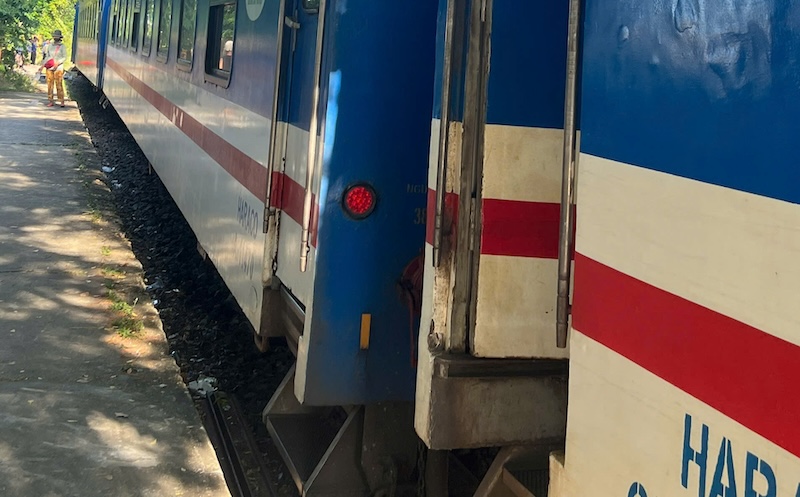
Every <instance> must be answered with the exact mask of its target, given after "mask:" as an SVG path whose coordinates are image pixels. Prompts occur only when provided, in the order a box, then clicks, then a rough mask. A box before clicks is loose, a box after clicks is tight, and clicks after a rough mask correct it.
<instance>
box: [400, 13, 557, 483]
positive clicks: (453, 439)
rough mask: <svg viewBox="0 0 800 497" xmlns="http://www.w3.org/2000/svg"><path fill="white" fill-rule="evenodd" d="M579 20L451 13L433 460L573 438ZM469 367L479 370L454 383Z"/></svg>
mask: <svg viewBox="0 0 800 497" xmlns="http://www.w3.org/2000/svg"><path fill="white" fill-rule="evenodd" d="M567 21H568V2H567V0H557V1H555V0H554V1H547V2H517V3H513V5H512V2H501V1H492V0H486V1H482V0H440V22H439V47H440V48H439V50H441V52H440V53H439V54H438V55H437V57H438V60H437V65H438V67H437V70H438V72H439V74H440V75H441V82H440V83H439V84H440V85H441V86H440V87H439V88H441V90H439V91H440V97H439V105H435V106H434V120H433V124H432V138H433V139H432V142H431V158H430V168H429V171H430V172H429V188H430V191H429V203H428V206H429V207H428V208H429V210H431V211H432V213H431V215H430V216H429V218H428V227H429V229H428V237H427V238H428V244H427V246H426V269H425V278H424V290H423V308H422V320H421V321H422V325H421V326H422V327H421V330H420V335H421V336H422V335H423V334H425V335H427V336H423V338H422V339H421V340H420V354H419V368H418V373H417V404H416V419H415V424H416V428H417V433H418V434H419V435H420V437H421V438H422V439H423V441H425V443H426V444H427V445H428V447H430V448H433V449H453V448H464V447H479V446H504V445H515V444H531V443H540V442H541V441H543V440H549V441H551V442H552V441H556V440H560V439H561V438H562V437H563V433H564V431H565V424H566V388H565V386H566V382H565V378H564V373H565V372H566V367H567V363H566V361H564V360H563V359H565V358H567V356H568V351H567V350H566V349H561V348H558V347H557V341H556V319H555V308H556V303H557V298H556V297H557V287H558V285H557V282H558V257H557V256H558V248H559V245H558V242H559V230H560V226H561V222H560V194H561V172H562V148H563V142H564V131H563V125H564V118H563V110H564V100H565V99H564V81H565V74H566V63H565V60H566V44H565V43H564V40H565V39H566V34H567ZM439 88H437V90H438V89H439ZM459 362H460V364H464V365H469V369H468V370H467V371H464V372H460V373H459V374H458V375H456V374H453V373H452V372H447V373H443V371H448V370H447V368H450V367H451V366H452V365H454V364H456V363H459ZM499 378H502V381H500V380H499ZM476 385H480V386H479V387H478V386H476ZM486 406H491V409H487V408H486ZM454 426H455V427H459V429H452V428H451V427H454ZM466 427H469V429H466ZM460 428H464V429H460ZM542 462H543V463H544V468H537V471H540V470H544V469H545V468H546V457H545V458H544V460H543V461H542Z"/></svg>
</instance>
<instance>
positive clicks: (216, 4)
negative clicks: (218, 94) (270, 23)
mask: <svg viewBox="0 0 800 497" xmlns="http://www.w3.org/2000/svg"><path fill="white" fill-rule="evenodd" d="M237 4H238V2H236V0H211V1H210V2H209V5H208V29H207V31H206V56H205V61H204V66H205V67H204V68H203V76H204V81H205V82H206V83H209V84H213V85H216V86H219V87H222V88H228V87H229V86H230V84H231V78H232V76H233V61H234V57H235V53H236V31H237V29H238V24H239V23H238V22H237V21H238V16H239V6H238V5H237ZM226 5H233V40H232V41H233V44H234V54H233V55H232V56H231V70H230V71H223V70H221V69H219V68H218V67H217V60H218V59H219V56H220V55H221V54H222V50H223V47H222V45H221V41H222V38H221V37H222V30H221V25H220V24H221V23H222V22H224V20H223V19H220V20H219V21H217V19H216V18H215V16H214V15H213V13H214V9H215V8H219V9H221V10H222V11H223V12H224V8H225V6H226Z"/></svg>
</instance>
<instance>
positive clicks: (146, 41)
mask: <svg viewBox="0 0 800 497" xmlns="http://www.w3.org/2000/svg"><path fill="white" fill-rule="evenodd" d="M154 9H155V0H144V38H142V55H150V46H151V45H152V44H153V10H154Z"/></svg>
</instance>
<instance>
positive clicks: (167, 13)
mask: <svg viewBox="0 0 800 497" xmlns="http://www.w3.org/2000/svg"><path fill="white" fill-rule="evenodd" d="M171 26H172V0H161V15H160V16H159V19H158V50H157V52H158V55H160V56H162V57H166V56H167V54H168V53H169V34H170V28H171Z"/></svg>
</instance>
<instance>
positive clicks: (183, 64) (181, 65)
mask: <svg viewBox="0 0 800 497" xmlns="http://www.w3.org/2000/svg"><path fill="white" fill-rule="evenodd" d="M186 1H187V0H180V2H181V14H180V21H179V22H178V53H177V55H176V57H175V60H176V62H177V66H178V69H180V70H182V71H187V72H189V71H191V70H192V66H193V65H194V52H195V47H196V46H197V18H198V17H199V16H198V15H197V9H198V4H199V2H198V1H197V0H190V1H193V2H194V29H193V30H192V58H191V59H182V58H181V42H182V41H183V21H184V18H183V14H184V8H185V7H186Z"/></svg>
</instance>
